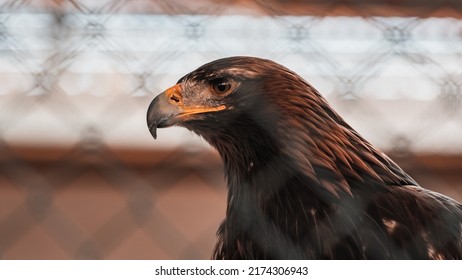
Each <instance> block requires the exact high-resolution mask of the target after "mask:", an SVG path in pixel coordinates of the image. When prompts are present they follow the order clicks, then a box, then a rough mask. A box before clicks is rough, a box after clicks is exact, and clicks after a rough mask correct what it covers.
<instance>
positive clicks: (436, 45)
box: [0, 0, 462, 259]
mask: <svg viewBox="0 0 462 280" xmlns="http://www.w3.org/2000/svg"><path fill="white" fill-rule="evenodd" d="M461 17H462V2H461V1H459V0H454V1H443V0H435V1H417V0H412V1H410V0H408V1H385V0H381V1H380V0H355V1H346V0H345V1H340V0H338V1H335V0H332V1H314V0H313V1H308V0H305V1H302V0H292V1H290V0H289V1H281V0H268V1H263V0H235V1H233V0H228V1H224V0H222V1H212V0H201V1H180V0H176V1H155V0H133V1H129V0H104V1H90V0H67V1H66V0H61V1H59V0H54V1H52V0H39V1H27V0H17V1H0V259H2V258H3V259H86V258H89V259H208V258H209V257H210V253H211V250H212V248H213V245H214V242H215V231H216V229H217V228H218V225H219V224H220V222H221V221H222V219H223V218H224V215H225V207H226V205H225V204H226V187H225V182H224V177H223V173H222V165H221V161H220V159H219V157H218V156H217V154H216V153H215V152H214V151H213V150H212V149H211V148H209V147H208V146H207V144H206V143H204V142H203V140H201V139H200V138H199V137H197V136H195V135H193V134H192V133H190V132H188V131H186V130H184V129H181V128H171V129H166V130H160V131H158V140H156V141H154V139H152V137H151V136H150V134H149V132H148V129H147V127H146V122H145V114H146V110H147V106H148V104H149V102H150V101H151V100H152V98H153V97H154V96H155V95H157V94H158V93H160V92H161V91H163V90H164V89H165V88H167V87H169V86H171V85H173V84H175V83H176V81H177V80H178V79H179V78H180V77H181V76H183V75H184V74H186V73H187V72H189V71H191V70H193V69H195V68H197V67H198V66H200V65H202V64H204V63H206V62H209V61H211V60H214V59H217V58H221V57H225V56H232V55H252V56H259V57H265V58H269V59H272V60H275V61H277V62H279V63H281V64H284V65H285V66H287V67H289V68H291V69H293V70H294V71H296V72H297V73H299V74H300V75H301V76H303V77H304V78H306V79H307V80H308V81H310V83H312V84H313V85H314V86H315V87H316V88H317V89H318V90H319V91H320V92H321V93H322V94H323V95H324V96H325V97H326V98H327V99H328V100H329V101H330V102H331V103H332V105H333V107H334V108H336V109H337V110H338V112H339V113H340V114H341V115H342V116H343V117H344V118H345V119H346V120H347V121H348V122H349V123H350V124H351V125H352V126H353V127H354V128H355V129H357V130H358V131H359V132H360V133H361V134H362V135H363V136H364V137H365V138H366V139H368V140H370V141H371V142H372V143H373V144H375V145H377V146H378V147H380V148H381V149H382V150H384V151H385V152H386V153H388V154H389V155H390V156H391V157H392V158H393V159H395V160H396V161H397V162H398V163H399V164H400V165H401V166H402V167H403V168H404V169H405V170H406V171H408V172H409V173H410V174H411V175H412V176H413V177H414V178H415V179H416V180H417V181H418V182H419V183H420V184H421V185H422V186H424V187H427V188H429V189H433V190H436V191H439V192H442V193H444V194H447V195H449V196H451V197H454V198H456V199H457V200H459V201H462V66H461V65H462V20H461Z"/></svg>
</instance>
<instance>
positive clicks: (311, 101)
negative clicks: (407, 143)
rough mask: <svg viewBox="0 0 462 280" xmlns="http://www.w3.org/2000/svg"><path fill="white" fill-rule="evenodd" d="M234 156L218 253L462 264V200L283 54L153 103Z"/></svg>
mask: <svg viewBox="0 0 462 280" xmlns="http://www.w3.org/2000/svg"><path fill="white" fill-rule="evenodd" d="M147 123H148V127H149V130H150V132H151V134H152V135H153V136H154V138H155V137H156V130H157V128H163V127H169V126H173V125H179V126H183V127H185V128H187V129H189V130H191V131H193V132H195V133H196V134H198V135H200V136H202V137H203V138H204V139H205V140H206V141H207V142H208V143H210V145H212V146H213V147H215V148H216V149H217V151H218V152H219V154H220V156H221V157H222V159H223V162H224V166H225V174H226V180H227V184H228V199H227V201H228V205H227V211H226V219H225V220H224V222H223V223H222V224H221V226H220V228H219V230H218V233H217V234H218V242H217V244H216V247H215V250H214V252H213V256H212V257H213V258H216V259H461V258H462V205H461V204H459V203H458V202H456V201H454V200H453V199H451V198H449V197H446V196H444V195H441V194H439V193H436V192H432V191H429V190H427V189H424V188H422V187H420V186H419V185H418V184H417V183H416V182H415V181H414V180H413V179H412V178H411V177H410V176H409V175H408V174H406V173H405V172H404V171H403V170H402V169H401V168H400V167H399V166H398V165H397V164H396V163H394V162H393V161H392V160H391V159H390V158H388V157H387V156H386V155H385V154H384V153H382V152H381V151H379V150H378V149H377V148H375V147H373V146H372V145H371V144H370V143H369V142H367V141H366V140H365V139H364V138H362V137H361V136H360V135H359V134H358V133H357V132H356V131H355V130H354V129H353V128H351V127H350V126H349V125H348V124H347V123H346V122H345V121H344V120H343V119H342V118H341V117H340V116H339V115H338V114H337V113H336V112H335V111H334V110H333V109H332V108H331V107H330V106H329V104H328V103H327V102H326V100H325V99H324V98H323V97H322V96H321V95H320V94H319V93H318V91H316V89H314V88H313V87H312V86H311V85H310V84H309V83H308V82H306V81H305V80H304V79H302V78H301V77H300V76H298V75H297V74H296V73H294V72H292V71H290V70H289V69H287V68H285V67H283V66H282V65H279V64H277V63H275V62H273V61H270V60H266V59H260V58H254V57H229V58H223V59H219V60H216V61H213V62H210V63H208V64H205V65H203V66H201V67H199V68H198V69H197V70H195V71H193V72H191V73H189V74H187V75H186V76H184V77H183V78H181V79H180V80H179V81H178V83H177V84H176V85H174V86H173V87H171V88H169V89H167V90H166V91H164V92H163V93H161V94H159V95H158V96H157V97H156V98H155V99H154V100H153V101H152V102H151V104H150V106H149V109H148V113H147Z"/></svg>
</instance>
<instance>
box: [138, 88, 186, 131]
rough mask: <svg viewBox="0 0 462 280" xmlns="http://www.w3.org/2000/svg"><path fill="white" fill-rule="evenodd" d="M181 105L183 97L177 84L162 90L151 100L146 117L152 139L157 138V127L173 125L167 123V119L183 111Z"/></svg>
mask: <svg viewBox="0 0 462 280" xmlns="http://www.w3.org/2000/svg"><path fill="white" fill-rule="evenodd" d="M182 105H183V97H182V94H181V86H180V85H179V84H177V85H175V86H173V87H171V88H169V89H167V90H166V91H164V92H162V93H161V94H159V95H158V96H156V98H154V100H152V101H151V104H150V105H149V108H148V114H147V116H146V119H147V123H148V128H149V132H151V135H152V136H153V137H154V139H156V138H157V128H158V127H159V128H161V127H167V126H170V125H173V124H169V120H171V119H172V118H173V117H175V116H178V115H179V114H181V113H182V112H183V110H182V107H183V106H182Z"/></svg>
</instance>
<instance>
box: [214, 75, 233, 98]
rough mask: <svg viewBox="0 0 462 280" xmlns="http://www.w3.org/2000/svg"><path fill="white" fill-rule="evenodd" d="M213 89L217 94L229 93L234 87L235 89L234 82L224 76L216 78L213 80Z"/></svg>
mask: <svg viewBox="0 0 462 280" xmlns="http://www.w3.org/2000/svg"><path fill="white" fill-rule="evenodd" d="M212 89H213V91H214V92H215V94H218V95H223V94H227V93H229V92H230V91H231V90H232V89H234V84H233V83H232V82H231V81H229V80H227V79H224V78H218V79H214V80H213V81H212Z"/></svg>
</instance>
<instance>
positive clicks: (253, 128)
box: [147, 57, 341, 174]
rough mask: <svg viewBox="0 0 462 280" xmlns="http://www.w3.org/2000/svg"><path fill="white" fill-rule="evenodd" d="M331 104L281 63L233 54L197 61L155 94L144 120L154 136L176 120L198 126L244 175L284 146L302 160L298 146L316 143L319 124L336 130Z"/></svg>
mask: <svg viewBox="0 0 462 280" xmlns="http://www.w3.org/2000/svg"><path fill="white" fill-rule="evenodd" d="M326 104H327V103H326V102H325V101H324V99H323V98H322V97H321V96H320V95H319V94H318V93H317V91H316V90H315V89H314V88H313V87H311V86H310V85H309V84H308V83H307V82H306V81H305V80H303V79H302V78H301V77H300V76H298V75H297V74H295V73H294V72H292V71H290V70H288V69H287V68H285V67H284V66H282V65H280V64H277V63H275V62H273V61H270V60H267V59H261V58H255V57H229V58H223V59H219V60H216V61H212V62H210V63H208V64H205V65H203V66H201V67H199V68H198V69H196V70H195V71H193V72H191V73H189V74H187V75H186V76H184V77H183V78H181V79H180V80H179V81H178V83H177V84H176V85H174V86H173V87H171V88H169V89H167V90H166V91H164V92H163V93H161V94H160V95H158V96H157V97H156V98H155V99H154V100H153V101H152V103H151V105H150V106H149V110H148V114H147V122H148V126H149V129H150V132H151V134H152V135H153V136H154V138H155V137H156V136H157V128H163V127H169V126H174V125H177V126H183V127H185V128H187V129H189V130H191V131H193V132H195V133H196V134H198V135H200V136H202V137H203V138H204V139H205V140H207V141H208V142H209V143H210V144H211V145H212V146H214V147H215V148H216V149H217V150H218V152H219V153H220V155H221V156H222V158H223V160H224V162H225V165H226V166H227V167H228V170H229V171H230V172H232V171H233V170H234V171H235V172H236V173H239V174H242V173H246V172H247V171H250V170H254V169H258V168H260V167H262V166H264V165H266V164H267V162H269V161H272V160H280V159H281V156H282V154H283V153H285V154H290V153H291V152H292V153H294V154H292V155H291V157H292V158H296V159H298V160H299V161H303V160H304V159H303V157H306V156H308V155H302V154H298V155H297V154H295V153H298V151H300V150H304V151H307V150H306V149H305V148H302V147H303V146H307V145H314V142H313V140H312V139H315V138H316V137H319V136H320V135H321V134H323V133H321V130H322V129H321V127H320V126H321V125H322V126H324V127H323V129H325V130H326V131H329V133H331V132H332V131H334V130H335V129H339V126H338V124H337V122H341V120H340V119H339V118H338V116H337V115H336V114H335V113H334V112H333V111H332V110H330V108H329V107H328V106H327V105H326ZM333 118H335V120H334V119H333ZM310 133H312V135H309V134H310ZM332 140H334V139H333V138H332Z"/></svg>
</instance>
